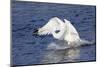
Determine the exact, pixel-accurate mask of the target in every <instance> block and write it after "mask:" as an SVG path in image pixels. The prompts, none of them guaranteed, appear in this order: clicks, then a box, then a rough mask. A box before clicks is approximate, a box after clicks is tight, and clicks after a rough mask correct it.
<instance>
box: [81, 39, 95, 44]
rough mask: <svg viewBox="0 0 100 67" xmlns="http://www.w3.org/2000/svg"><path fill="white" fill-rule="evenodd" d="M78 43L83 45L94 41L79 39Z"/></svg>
mask: <svg viewBox="0 0 100 67" xmlns="http://www.w3.org/2000/svg"><path fill="white" fill-rule="evenodd" d="M80 43H81V44H83V45H85V44H88V45H92V44H94V43H95V42H94V41H88V40H84V39H80Z"/></svg>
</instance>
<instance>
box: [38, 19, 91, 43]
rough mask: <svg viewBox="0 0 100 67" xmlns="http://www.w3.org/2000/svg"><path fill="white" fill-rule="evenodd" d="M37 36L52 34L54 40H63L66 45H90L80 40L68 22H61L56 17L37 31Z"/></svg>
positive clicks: (65, 20)
mask: <svg viewBox="0 0 100 67" xmlns="http://www.w3.org/2000/svg"><path fill="white" fill-rule="evenodd" d="M37 34H38V35H49V34H52V35H53V37H54V38H56V39H58V40H64V41H66V42H67V43H68V44H73V43H74V44H75V43H76V44H78V43H80V44H91V42H89V41H87V40H83V39H81V38H80V36H79V33H78V32H77V30H76V29H75V27H74V26H73V25H72V24H71V22H70V21H69V20H67V19H64V21H62V20H60V19H59V18H58V17H53V18H51V19H50V20H49V21H48V23H47V24H45V25H44V26H43V27H41V28H39V29H38V30H37Z"/></svg>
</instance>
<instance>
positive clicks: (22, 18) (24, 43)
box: [11, 1, 96, 65]
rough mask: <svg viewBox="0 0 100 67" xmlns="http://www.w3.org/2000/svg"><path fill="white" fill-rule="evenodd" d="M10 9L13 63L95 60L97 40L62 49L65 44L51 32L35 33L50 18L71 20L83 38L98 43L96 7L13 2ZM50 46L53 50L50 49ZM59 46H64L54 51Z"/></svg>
mask: <svg viewBox="0 0 100 67" xmlns="http://www.w3.org/2000/svg"><path fill="white" fill-rule="evenodd" d="M11 9H12V11H11V13H12V14H11V17H12V24H11V25H12V49H11V51H12V54H11V55H12V56H11V59H12V65H34V64H48V63H65V62H66V63H67V62H80V61H81V62H83V61H95V60H96V43H93V44H92V45H86V46H80V47H75V48H68V49H63V48H64V46H65V45H64V44H65V43H64V42H63V41H58V40H56V39H55V38H53V36H52V35H46V36H38V35H33V34H32V33H33V31H35V30H36V29H38V28H40V27H42V26H43V25H45V24H46V23H47V22H48V20H49V19H50V18H52V17H59V18H60V19H62V20H63V19H64V18H66V19H68V20H70V21H71V23H72V24H73V25H74V26H75V28H76V29H77V31H78V32H79V35H80V37H81V38H82V39H86V40H89V41H94V42H95V39H96V34H95V33H96V30H95V26H96V19H95V18H96V14H95V12H96V7H95V6H89V5H72V4H53V3H51V4H50V3H39V2H20V1H13V2H12V6H11ZM62 45H63V46H62ZM49 47H50V48H52V47H53V49H47V48H49ZM56 47H57V48H61V49H58V50H54V49H55V48H56Z"/></svg>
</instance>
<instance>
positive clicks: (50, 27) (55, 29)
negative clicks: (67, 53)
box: [34, 17, 63, 35]
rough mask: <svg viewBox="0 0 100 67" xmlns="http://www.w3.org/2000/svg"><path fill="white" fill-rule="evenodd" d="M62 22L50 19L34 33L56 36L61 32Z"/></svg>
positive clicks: (55, 18)
mask: <svg viewBox="0 0 100 67" xmlns="http://www.w3.org/2000/svg"><path fill="white" fill-rule="evenodd" d="M62 24H63V22H62V21H61V20H60V19H59V18H57V17H54V18H51V19H50V20H49V21H48V23H47V24H46V25H44V26H43V27H41V28H39V29H38V30H36V31H35V32H34V33H37V34H38V35H46V34H53V33H55V34H58V33H59V32H61V25H62Z"/></svg>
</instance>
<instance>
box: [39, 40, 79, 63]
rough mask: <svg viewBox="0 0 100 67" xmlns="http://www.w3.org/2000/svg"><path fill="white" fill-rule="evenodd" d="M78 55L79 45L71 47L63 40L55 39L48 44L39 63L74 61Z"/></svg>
mask: <svg viewBox="0 0 100 67" xmlns="http://www.w3.org/2000/svg"><path fill="white" fill-rule="evenodd" d="M79 57H80V47H72V46H70V45H68V44H67V43H66V42H64V41H56V42H52V43H50V44H49V45H48V47H47V51H46V54H45V56H44V58H43V60H42V61H41V63H59V62H74V61H75V60H77V59H78V58H79Z"/></svg>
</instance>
